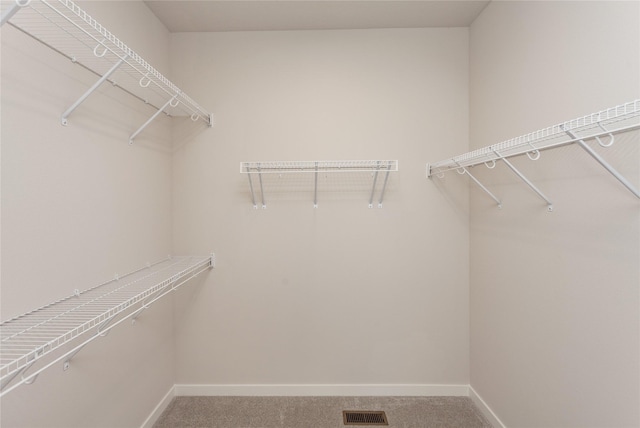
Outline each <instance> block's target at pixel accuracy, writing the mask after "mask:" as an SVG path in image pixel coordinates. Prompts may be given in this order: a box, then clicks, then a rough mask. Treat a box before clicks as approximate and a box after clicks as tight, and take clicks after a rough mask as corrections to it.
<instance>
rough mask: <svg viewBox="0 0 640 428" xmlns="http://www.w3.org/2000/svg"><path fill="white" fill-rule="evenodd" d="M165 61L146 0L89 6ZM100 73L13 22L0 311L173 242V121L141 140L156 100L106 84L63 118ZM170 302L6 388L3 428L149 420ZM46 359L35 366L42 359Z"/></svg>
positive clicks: (163, 368)
mask: <svg viewBox="0 0 640 428" xmlns="http://www.w3.org/2000/svg"><path fill="white" fill-rule="evenodd" d="M82 6H83V7H85V8H86V9H87V11H88V12H89V13H90V14H92V15H93V16H94V17H96V18H97V19H98V20H99V21H100V22H101V23H102V24H104V25H105V26H106V27H107V28H109V29H110V30H112V32H113V33H114V34H115V35H116V36H118V37H119V38H121V39H123V40H125V41H126V43H127V44H129V45H130V47H131V48H133V49H134V50H136V51H137V52H139V53H140V54H142V55H143V56H145V57H146V58H148V60H149V62H151V63H152V64H154V65H155V66H156V67H157V68H158V69H159V70H161V71H162V72H167V71H168V69H169V52H168V44H169V42H168V38H169V33H168V31H167V30H166V29H165V28H164V27H163V26H162V24H160V23H159V21H158V20H157V19H156V18H155V16H154V15H153V14H151V12H150V11H149V10H148V9H147V7H146V6H145V5H144V3H142V2H121V3H120V2H117V3H116V2H108V4H107V3H104V2H87V3H86V4H82ZM95 80H96V77H95V76H94V75H93V74H91V73H88V72H87V71H86V70H84V69H81V68H80V67H78V66H77V65H74V64H72V63H71V62H70V61H68V60H67V59H65V58H63V57H62V56H60V55H59V54H57V53H55V52H53V51H51V50H49V49H48V48H46V47H44V46H42V45H40V44H39V43H38V42H35V41H33V40H32V39H30V38H29V37H27V36H25V35H24V34H22V33H19V32H18V31H17V30H15V29H14V28H11V27H10V26H9V25H5V26H3V28H2V86H1V90H2V103H1V107H2V116H1V119H2V130H1V138H2V142H1V144H2V146H1V149H2V277H1V279H2V286H1V289H0V293H1V300H2V303H1V310H2V317H1V318H2V319H3V320H4V319H8V318H10V317H12V316H15V315H18V314H20V313H24V312H26V311H28V310H31V309H33V308H36V307H38V306H41V305H43V304H47V303H49V302H51V301H53V300H56V299H58V298H61V297H64V296H68V295H69V294H70V293H71V292H72V290H73V289H75V288H79V289H85V288H89V287H91V286H94V285H97V284H100V283H102V282H104V281H105V280H108V279H111V278H112V277H113V275H114V273H125V272H129V271H131V270H133V269H137V268H139V267H141V266H144V264H145V263H146V262H147V261H155V260H158V259H161V258H164V257H165V256H166V255H167V254H169V253H170V251H171V233H170V231H171V160H170V159H171V158H170V151H169V146H170V120H169V119H168V118H160V119H159V120H158V121H157V122H155V123H154V124H153V125H152V126H151V127H150V128H149V129H148V130H146V131H145V133H144V134H142V135H141V136H140V137H139V139H138V142H137V144H136V145H134V146H133V147H130V146H129V145H128V136H129V134H130V133H131V132H132V131H133V130H135V129H136V128H137V127H138V126H139V125H140V124H142V123H143V122H144V121H145V120H146V119H147V118H148V117H149V116H151V114H153V112H154V111H153V110H152V109H151V108H150V107H149V106H146V105H144V104H143V103H140V102H139V101H138V100H136V99H134V98H132V97H131V96H129V95H128V94H125V93H123V92H121V91H120V90H119V89H117V88H114V87H112V86H111V85H104V86H103V87H101V88H100V89H99V91H98V92H96V93H94V94H93V95H92V96H91V97H90V98H89V99H88V100H87V101H86V102H85V103H84V104H82V105H81V106H80V107H79V108H78V110H76V111H75V112H74V113H73V114H72V115H71V117H70V118H69V126H67V127H63V126H61V124H60V115H61V114H62V112H63V111H64V110H65V109H66V108H67V107H68V106H69V105H70V104H71V103H72V102H73V101H75V99H76V98H78V97H79V96H80V95H81V94H82V93H83V92H84V91H85V90H86V89H87V88H88V87H89V86H90V85H91V84H92V83H93V82H94V81H95ZM172 318H173V305H172V303H171V301H169V300H167V301H166V302H162V301H160V302H158V304H156V305H154V307H153V308H152V309H151V310H149V311H147V312H145V314H144V315H143V316H141V317H140V318H139V319H138V323H137V324H136V326H135V327H131V325H130V324H128V323H127V324H125V325H122V326H119V327H118V328H115V329H114V330H113V331H112V332H111V333H110V334H109V335H108V336H107V337H105V338H103V339H100V340H97V341H95V342H93V343H92V344H90V345H89V346H87V347H86V348H85V349H83V350H82V352H80V353H79V354H78V355H77V356H76V357H75V359H74V360H73V362H72V368H71V369H70V370H68V371H67V372H63V371H62V367H61V365H60V366H54V367H52V368H50V369H49V370H47V371H45V372H44V373H43V374H41V375H40V377H39V378H38V379H37V381H36V383H35V384H34V385H31V386H26V385H25V386H22V387H20V388H18V389H16V390H14V391H13V392H11V393H9V394H7V395H6V396H5V397H3V398H2V403H1V408H2V419H1V424H2V426H6V427H39V426H58V427H62V426H64V427H74V426H77V427H87V426H95V427H98V426H104V427H116V426H117V427H127V426H129V427H131V426H140V424H141V423H142V422H143V421H144V419H145V418H146V417H147V416H148V415H149V412H150V411H151V410H152V409H153V407H154V406H155V405H156V404H157V403H158V402H159V401H160V399H161V398H162V397H163V396H164V394H165V393H166V392H167V391H168V390H169V388H170V386H171V385H172V384H173V378H174V376H173V366H174V361H173V342H172V337H173V332H172ZM34 368H35V366H34Z"/></svg>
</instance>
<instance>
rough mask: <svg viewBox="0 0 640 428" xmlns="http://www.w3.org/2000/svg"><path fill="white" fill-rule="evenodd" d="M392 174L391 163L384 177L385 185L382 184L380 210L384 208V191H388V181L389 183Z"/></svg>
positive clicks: (379, 201) (388, 163) (379, 200)
mask: <svg viewBox="0 0 640 428" xmlns="http://www.w3.org/2000/svg"><path fill="white" fill-rule="evenodd" d="M390 172H391V161H389V162H387V173H386V174H385V175H384V183H382V190H381V191H380V199H378V208H382V201H383V200H384V191H385V190H386V189H387V181H389V173H390Z"/></svg>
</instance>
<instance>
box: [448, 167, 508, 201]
mask: <svg viewBox="0 0 640 428" xmlns="http://www.w3.org/2000/svg"><path fill="white" fill-rule="evenodd" d="M456 164H457V165H458V166H460V164H459V163H458V162H456ZM460 168H462V172H459V171H458V174H460V175H464V174H467V175H468V176H469V178H470V179H472V180H473V182H474V183H476V184H477V185H478V186H479V187H480V188H481V189H482V190H484V191H485V193H486V194H487V195H489V196H490V197H491V199H493V200H494V201H496V204H498V208H502V202H500V199H498V198H497V197H496V195H494V194H493V193H491V192H490V191H489V189H487V188H486V187H485V186H484V185H483V184H482V183H480V181H479V180H478V179H477V178H475V177H474V176H473V175H472V174H471V173H470V172H469V170H468V169H467V168H465V167H463V166H460Z"/></svg>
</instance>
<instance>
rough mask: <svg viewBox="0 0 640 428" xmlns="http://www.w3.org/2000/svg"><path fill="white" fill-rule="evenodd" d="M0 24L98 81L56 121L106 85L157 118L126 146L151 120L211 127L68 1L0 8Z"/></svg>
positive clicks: (29, 0) (21, 1)
mask: <svg viewBox="0 0 640 428" xmlns="http://www.w3.org/2000/svg"><path fill="white" fill-rule="evenodd" d="M3 6H4V7H3V10H2V15H1V16H2V17H1V23H2V24H4V23H6V22H8V23H9V24H10V25H11V26H13V27H15V28H17V29H18V30H20V31H22V32H24V33H26V34H28V35H29V36H31V37H33V38H34V39H36V40H38V41H40V42H41V43H43V44H44V45H46V46H48V47H49V48H51V49H53V50H55V51H56V52H58V53H60V54H62V55H64V56H66V57H67V58H69V59H70V60H71V61H73V62H74V63H77V64H79V65H80V66H82V67H84V68H86V69H87V70H89V71H91V72H93V73H94V74H96V75H97V76H100V79H99V80H98V81H97V82H96V84H95V85H94V86H93V87H92V88H90V89H89V90H88V91H87V93H85V94H84V95H83V96H81V97H80V99H79V100H78V101H76V103H75V104H73V105H71V106H70V107H69V109H67V111H65V112H64V113H63V115H62V118H61V121H62V123H63V124H64V125H66V124H67V119H68V116H69V115H70V114H71V113H72V112H73V110H75V109H76V108H77V107H78V106H79V104H81V103H82V102H83V101H84V99H86V97H88V96H89V94H90V93H92V92H93V91H94V90H95V89H97V87H98V86H100V84H102V83H104V82H110V83H111V84H113V85H114V86H118V87H120V88H122V89H123V90H125V91H126V92H128V93H129V94H132V95H133V96H135V97H137V98H138V99H140V100H142V101H143V102H145V103H147V104H149V105H151V106H152V107H154V108H156V110H157V112H156V114H154V115H153V116H152V118H151V119H150V120H149V121H148V122H147V123H145V124H144V125H143V126H142V127H141V128H140V129H138V130H137V131H136V132H134V133H133V134H132V135H131V137H130V142H131V141H133V139H134V138H135V137H136V136H137V135H138V134H139V133H140V132H141V131H142V129H144V127H146V126H147V125H148V123H149V122H151V120H153V119H155V117H156V116H157V115H158V114H160V113H164V114H166V115H169V116H187V117H191V119H192V120H193V121H194V122H196V121H199V120H202V121H204V122H205V123H207V125H209V126H211V125H212V121H213V118H212V115H211V113H209V112H208V111H207V110H205V109H204V108H203V107H201V106H200V105H199V104H198V103H196V102H195V101H194V100H193V99H192V98H191V97H189V96H188V95H187V94H185V93H184V92H183V91H182V90H180V88H178V87H177V86H176V85H175V84H173V83H172V82H171V81H169V80H168V79H167V78H166V77H165V76H163V75H162V74H161V73H160V72H159V71H158V70H156V69H155V68H154V67H152V66H151V65H150V64H149V63H148V62H147V61H145V60H144V59H143V58H142V57H141V56H140V55H138V54H137V53H136V52H134V51H133V50H132V49H130V48H129V47H128V46H127V45H126V44H124V43H123V42H122V41H120V40H119V39H118V38H117V37H116V36H114V35H113V34H112V33H111V32H109V31H108V30H107V29H106V28H104V27H103V26H102V25H101V24H100V23H99V22H97V21H96V20H95V19H94V18H92V17H91V16H90V15H89V14H87V13H86V12H85V11H84V10H83V9H81V8H80V7H78V6H77V5H76V4H75V3H74V2H73V1H71V0H15V1H12V2H8V3H3Z"/></svg>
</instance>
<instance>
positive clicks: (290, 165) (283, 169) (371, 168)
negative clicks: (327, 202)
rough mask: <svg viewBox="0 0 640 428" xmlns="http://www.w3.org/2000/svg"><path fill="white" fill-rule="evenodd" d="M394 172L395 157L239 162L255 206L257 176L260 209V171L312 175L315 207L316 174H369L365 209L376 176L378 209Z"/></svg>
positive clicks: (370, 203) (262, 196)
mask: <svg viewBox="0 0 640 428" xmlns="http://www.w3.org/2000/svg"><path fill="white" fill-rule="evenodd" d="M397 171H398V161H397V160H339V161H266V162H241V163H240V173H241V174H247V177H248V178H249V190H250V191H251V202H252V203H253V208H255V209H257V208H258V203H257V202H256V192H255V191H254V186H253V180H252V179H251V176H252V175H257V176H258V183H259V186H260V195H261V199H262V208H263V209H265V208H267V203H266V199H265V191H264V185H263V180H262V174H294V173H313V174H315V179H314V189H313V207H314V208H318V174H327V173H345V172H369V173H371V174H372V177H373V180H372V186H371V193H370V197H369V208H373V206H374V204H373V199H374V196H375V193H376V185H377V183H378V175H379V174H380V173H384V179H383V180H382V185H381V188H380V191H379V195H380V196H379V199H378V208H382V202H383V200H384V194H385V190H386V188H387V182H388V180H389V174H390V173H392V172H397Z"/></svg>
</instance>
